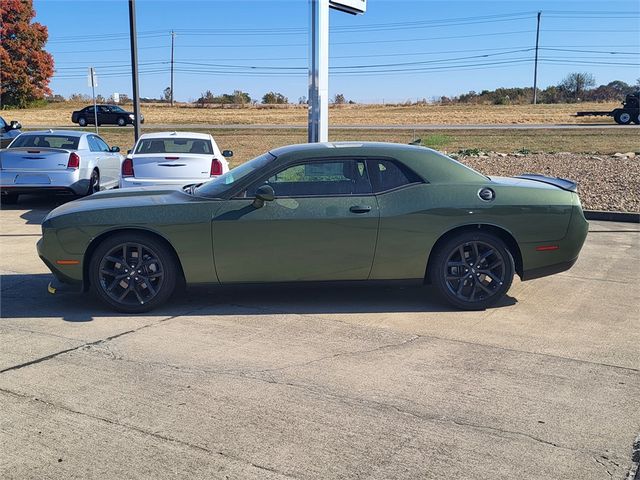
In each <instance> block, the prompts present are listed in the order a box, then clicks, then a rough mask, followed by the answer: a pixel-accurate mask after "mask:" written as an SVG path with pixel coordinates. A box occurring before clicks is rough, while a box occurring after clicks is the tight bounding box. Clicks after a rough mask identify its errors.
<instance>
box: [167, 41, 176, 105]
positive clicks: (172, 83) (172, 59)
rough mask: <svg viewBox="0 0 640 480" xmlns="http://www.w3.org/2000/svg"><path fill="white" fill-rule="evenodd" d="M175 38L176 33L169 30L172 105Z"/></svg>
mask: <svg viewBox="0 0 640 480" xmlns="http://www.w3.org/2000/svg"><path fill="white" fill-rule="evenodd" d="M175 38H176V33H175V32H174V31H173V30H171V86H170V87H169V88H170V89H171V106H172V107H173V43H174V40H175Z"/></svg>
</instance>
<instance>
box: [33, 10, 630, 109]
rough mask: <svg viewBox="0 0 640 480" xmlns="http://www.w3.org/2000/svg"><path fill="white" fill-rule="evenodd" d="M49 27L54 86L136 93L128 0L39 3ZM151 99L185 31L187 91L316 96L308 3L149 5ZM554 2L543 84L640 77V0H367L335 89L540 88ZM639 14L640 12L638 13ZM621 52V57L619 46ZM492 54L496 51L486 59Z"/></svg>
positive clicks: (344, 23)
mask: <svg viewBox="0 0 640 480" xmlns="http://www.w3.org/2000/svg"><path fill="white" fill-rule="evenodd" d="M34 6H35V9H36V20H37V21H39V22H41V23H43V24H44V25H46V26H47V27H48V28H49V43H48V45H47V49H48V50H49V51H50V52H51V53H52V54H53V56H54V60H55V66H56V74H55V77H54V79H53V80H52V82H51V87H52V89H53V90H54V92H55V93H59V94H62V95H65V96H67V95H69V94H71V93H73V92H81V93H90V89H89V88H88V87H87V79H86V72H87V67H88V66H90V65H93V66H95V67H96V69H97V72H98V78H99V87H98V93H100V94H102V95H104V96H109V95H111V94H112V93H113V92H120V93H127V94H129V95H130V94H131V80H130V76H129V72H130V67H129V65H130V54H129V37H128V3H127V0H104V1H92V0H82V1H80V0H75V1H64V0H35V2H34ZM136 6H137V28H138V34H139V43H138V46H139V62H140V72H141V79H140V95H141V96H143V97H160V96H161V93H162V90H163V89H164V88H165V87H167V86H168V85H169V58H170V44H171V37H170V31H171V30H172V29H173V30H175V31H176V47H175V60H176V67H175V68H176V74H175V97H176V99H177V100H185V101H186V100H193V99H196V98H197V97H199V96H200V94H201V92H204V91H205V90H207V89H209V90H211V91H213V92H214V93H215V94H220V93H223V92H231V91H233V90H234V89H240V90H243V91H246V92H248V93H249V94H250V95H251V96H252V97H253V98H258V99H259V98H261V97H262V95H263V94H264V93H265V92H267V91H269V90H274V91H279V92H282V93H283V94H285V95H286V96H287V97H289V100H290V101H294V102H295V101H297V100H298V98H299V97H301V96H303V95H307V88H308V87H307V71H306V68H307V66H308V55H309V49H308V36H309V34H308V32H309V20H308V8H309V5H308V2H307V0H290V1H267V0H260V1H249V0H233V1H223V0H215V1H214V0H209V1H206V0H200V1H186V0H172V1H168V0H137V2H136ZM537 11H542V22H541V34H540V46H541V48H542V50H541V51H540V59H541V60H540V64H539V76H538V78H539V83H538V85H539V86H540V87H542V88H544V87H545V86H548V85H551V84H557V83H558V82H559V81H560V80H561V79H562V78H563V77H564V76H565V75H566V74H567V73H569V72H573V71H587V72H591V73H593V74H594V75H595V77H596V81H597V82H598V84H600V83H608V82H610V81H612V80H623V81H625V82H627V83H635V82H636V79H637V78H638V77H640V67H639V64H640V2H639V1H638V0H607V1H602V0H555V1H532V0H501V1H480V0H476V1H461V0H448V1H431V0H423V1H402V0H368V11H367V13H366V14H365V15H361V16H352V15H348V14H345V13H341V12H335V11H332V12H331V17H330V24H331V29H332V31H331V36H330V38H331V48H330V52H331V59H330V66H331V76H330V82H329V88H330V95H331V96H332V95H333V94H335V93H343V94H344V95H345V96H346V97H347V99H353V100H355V101H358V102H367V103H373V102H382V101H386V102H397V101H404V100H407V99H416V98H427V99H431V98H433V97H437V96H441V95H448V96H451V95H457V94H460V93H464V92H467V91H469V90H476V91H481V90H483V89H493V88H496V87H500V86H530V85H531V84H532V77H533V57H534V52H533V50H532V49H533V47H534V45H535V23H536V20H535V17H536V12H537ZM628 13H631V15H628ZM610 52H616V53H610ZM485 55H486V56H485Z"/></svg>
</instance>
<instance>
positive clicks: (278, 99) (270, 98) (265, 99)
mask: <svg viewBox="0 0 640 480" xmlns="http://www.w3.org/2000/svg"><path fill="white" fill-rule="evenodd" d="M262 103H268V104H282V103H289V99H288V98H287V97H285V96H284V95H283V94H281V93H277V92H268V93H265V94H264V95H263V96H262Z"/></svg>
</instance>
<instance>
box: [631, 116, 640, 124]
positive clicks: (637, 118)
mask: <svg viewBox="0 0 640 480" xmlns="http://www.w3.org/2000/svg"><path fill="white" fill-rule="evenodd" d="M633 123H635V124H636V125H640V113H638V114H637V115H636V116H635V117H633Z"/></svg>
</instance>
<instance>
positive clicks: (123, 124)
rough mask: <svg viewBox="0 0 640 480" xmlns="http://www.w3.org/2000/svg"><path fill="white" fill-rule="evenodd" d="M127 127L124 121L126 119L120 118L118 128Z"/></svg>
mask: <svg viewBox="0 0 640 480" xmlns="http://www.w3.org/2000/svg"><path fill="white" fill-rule="evenodd" d="M126 125H127V121H126V120H125V119H124V117H119V118H118V126H120V127H125V126H126Z"/></svg>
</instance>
